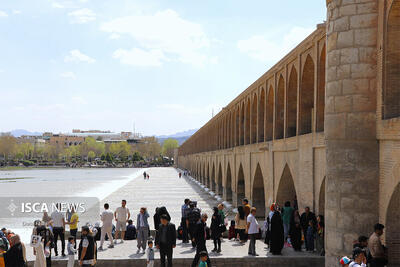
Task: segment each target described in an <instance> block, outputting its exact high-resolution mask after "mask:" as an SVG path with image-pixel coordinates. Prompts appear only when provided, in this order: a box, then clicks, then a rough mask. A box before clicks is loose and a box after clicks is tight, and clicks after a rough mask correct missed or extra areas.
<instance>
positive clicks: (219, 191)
mask: <svg viewBox="0 0 400 267" xmlns="http://www.w3.org/2000/svg"><path fill="white" fill-rule="evenodd" d="M215 193H216V194H217V195H220V196H222V167H221V163H220V164H219V168H218V177H217V188H216V190H215Z"/></svg>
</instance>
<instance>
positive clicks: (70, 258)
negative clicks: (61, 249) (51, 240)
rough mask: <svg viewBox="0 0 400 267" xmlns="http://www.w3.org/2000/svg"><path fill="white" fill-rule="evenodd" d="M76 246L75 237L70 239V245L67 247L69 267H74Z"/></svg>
mask: <svg viewBox="0 0 400 267" xmlns="http://www.w3.org/2000/svg"><path fill="white" fill-rule="evenodd" d="M74 246H75V240H74V237H73V236H70V237H68V245H67V251H68V264H67V267H74V264H75V253H76V249H75V248H74Z"/></svg>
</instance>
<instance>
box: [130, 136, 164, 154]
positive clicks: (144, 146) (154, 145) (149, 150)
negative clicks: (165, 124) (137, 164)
mask: <svg viewBox="0 0 400 267" xmlns="http://www.w3.org/2000/svg"><path fill="white" fill-rule="evenodd" d="M136 150H137V151H138V152H139V153H140V154H141V155H142V156H143V157H145V158H147V159H154V158H155V157H157V156H159V155H160V154H161V145H160V143H158V140H157V138H155V137H154V136H150V137H144V138H142V139H141V141H140V143H139V144H137V145H136Z"/></svg>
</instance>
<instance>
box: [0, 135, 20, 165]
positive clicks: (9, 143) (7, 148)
mask: <svg viewBox="0 0 400 267" xmlns="http://www.w3.org/2000/svg"><path fill="white" fill-rule="evenodd" d="M16 143H17V140H16V138H15V137H14V136H11V135H9V134H7V135H3V136H0V154H1V155H2V156H3V157H4V159H6V160H8V158H9V157H12V156H13V155H14V153H15V152H16Z"/></svg>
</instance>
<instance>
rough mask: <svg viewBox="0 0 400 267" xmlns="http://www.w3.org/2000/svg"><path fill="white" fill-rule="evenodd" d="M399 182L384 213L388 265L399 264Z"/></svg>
mask: <svg viewBox="0 0 400 267" xmlns="http://www.w3.org/2000/svg"><path fill="white" fill-rule="evenodd" d="M399 203H400V184H399V185H397V187H396V189H395V190H394V192H393V195H392V197H391V199H390V202H389V206H388V209H387V214H386V244H387V246H388V248H389V249H388V259H389V266H400V231H399V221H400V209H399Z"/></svg>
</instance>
